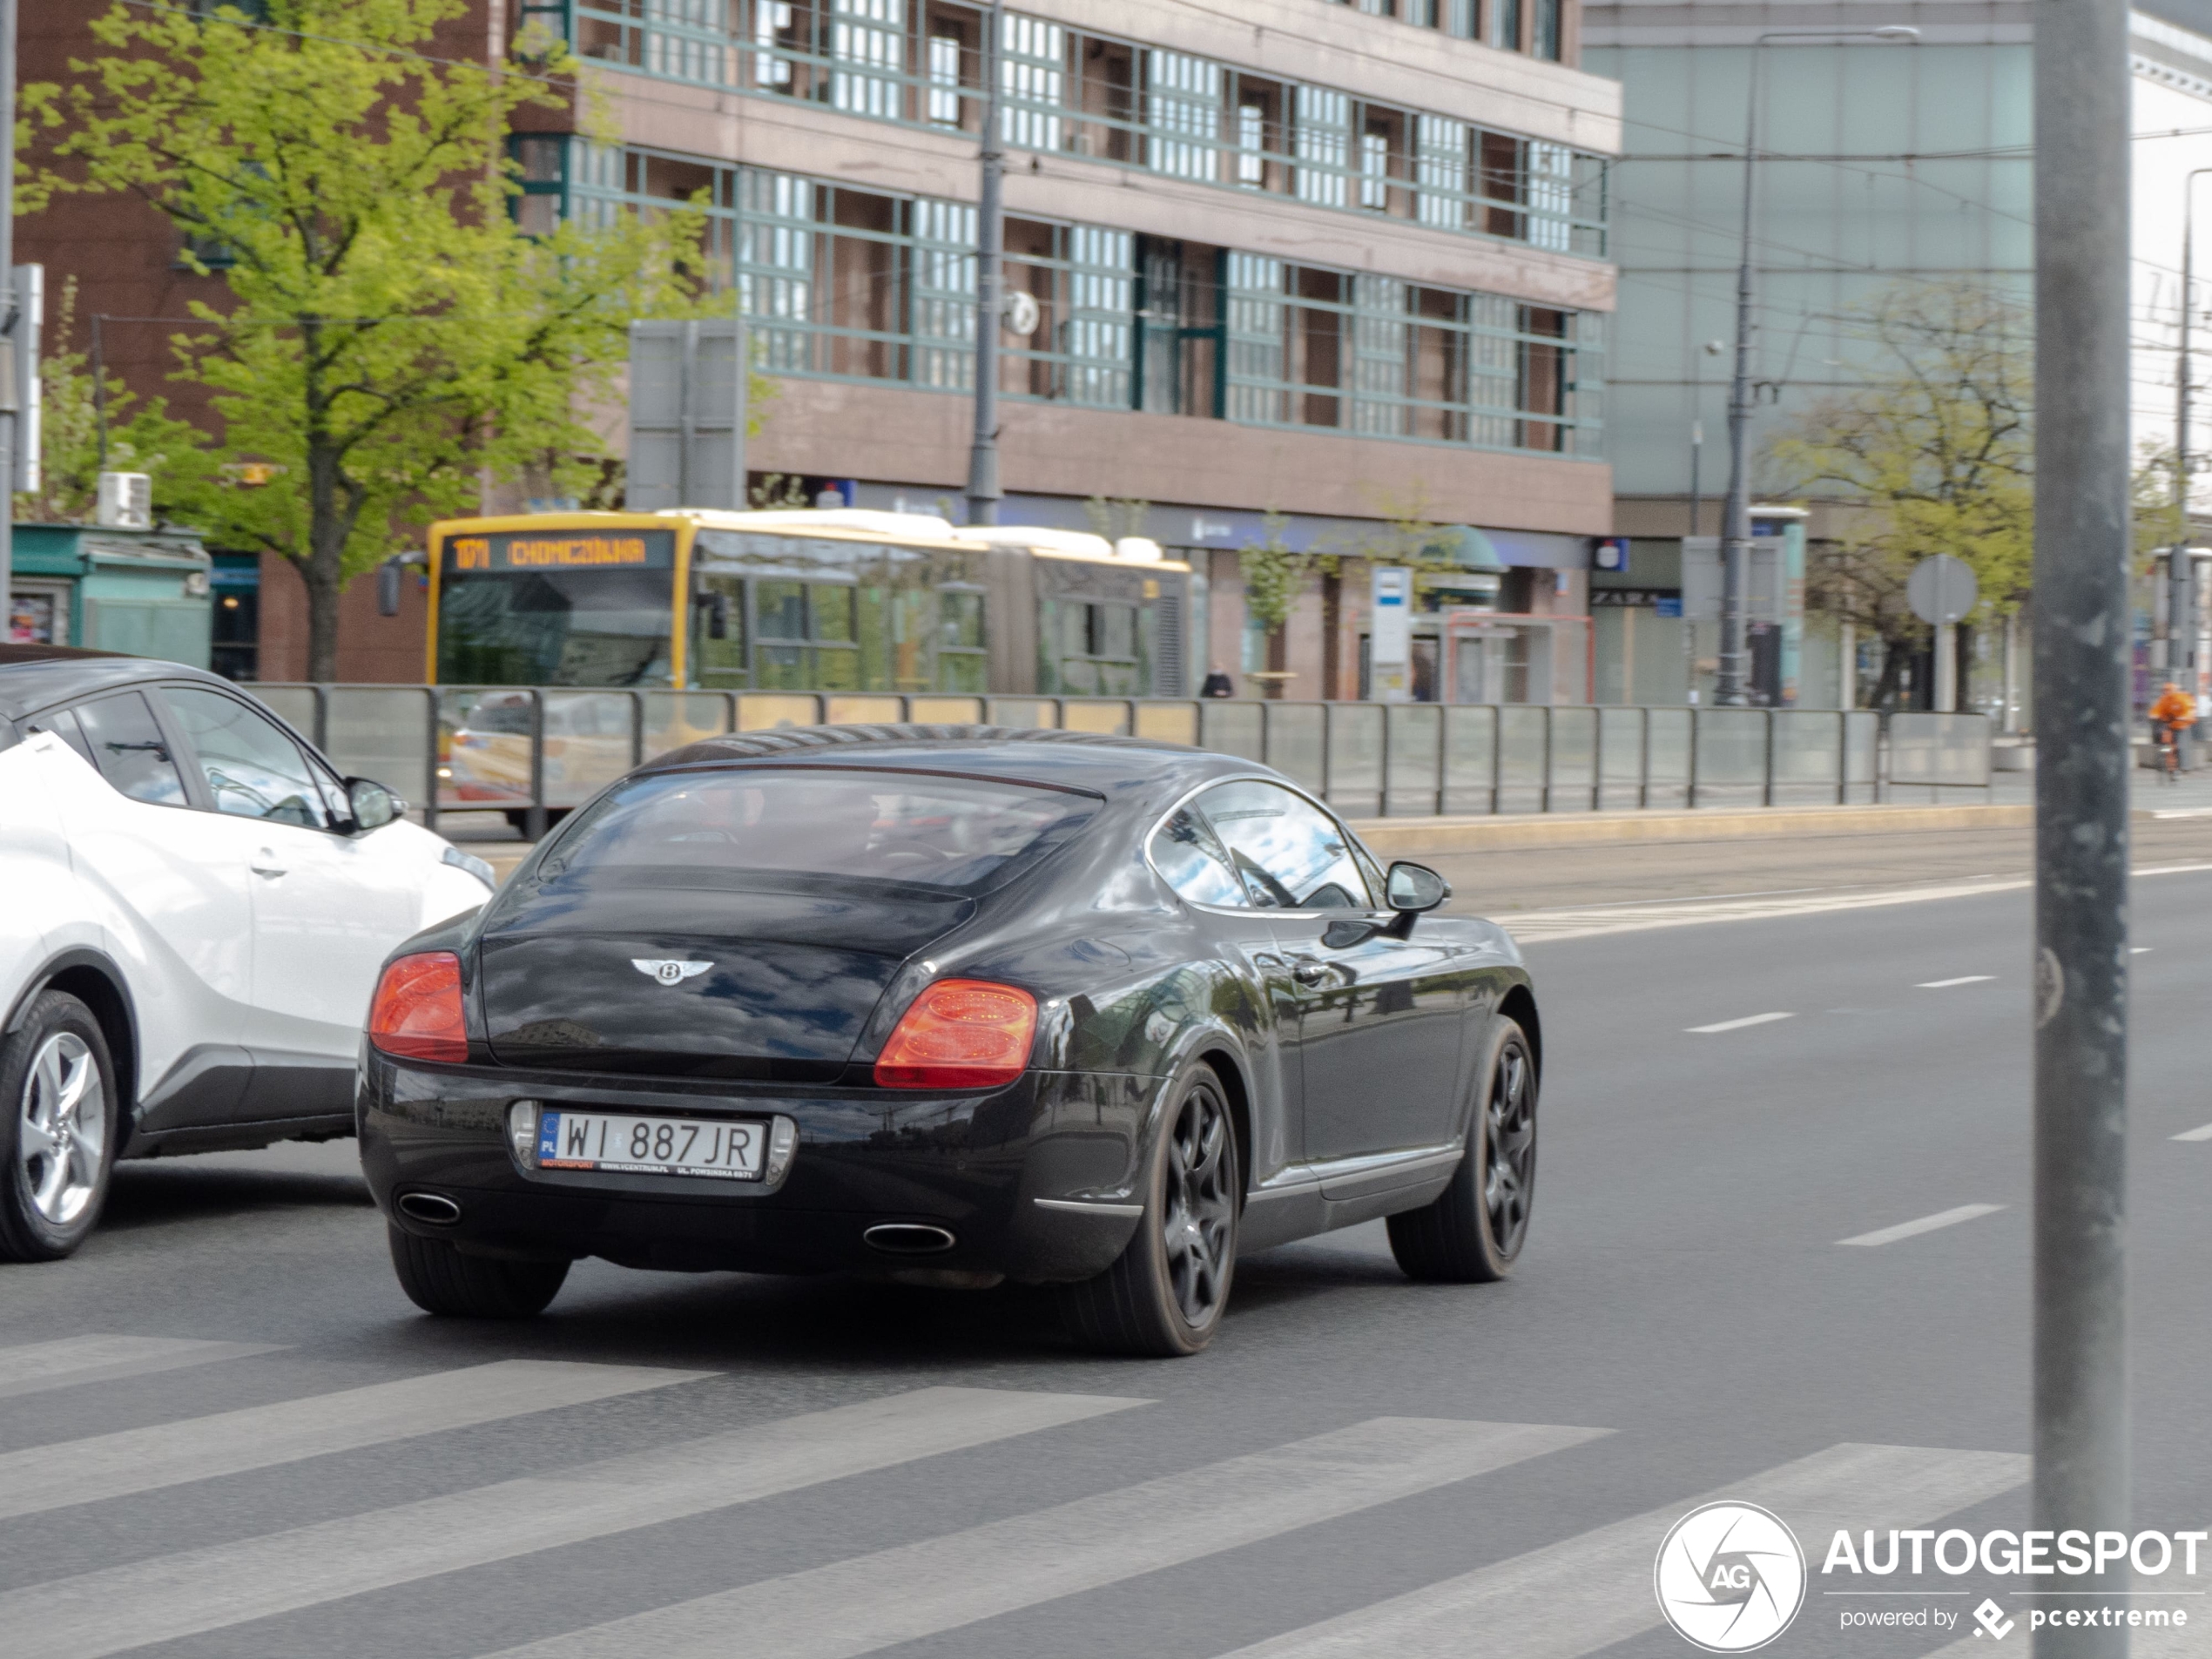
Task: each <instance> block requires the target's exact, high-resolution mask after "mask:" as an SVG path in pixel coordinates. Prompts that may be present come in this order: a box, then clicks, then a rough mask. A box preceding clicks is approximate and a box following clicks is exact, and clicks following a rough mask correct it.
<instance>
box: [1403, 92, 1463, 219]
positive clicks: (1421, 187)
mask: <svg viewBox="0 0 2212 1659" xmlns="http://www.w3.org/2000/svg"><path fill="white" fill-rule="evenodd" d="M1413 186H1414V192H1415V195H1414V217H1415V218H1417V219H1420V222H1421V223H1422V224H1424V225H1434V226H1440V227H1441V228H1443V229H1447V230H1455V231H1456V230H1463V229H1465V228H1466V227H1467V123H1466V122H1464V121H1454V120H1452V119H1451V118H1449V117H1447V116H1441V115H1424V116H1422V117H1421V118H1420V120H1419V121H1418V122H1417V123H1416V124H1415V126H1414V155H1413Z"/></svg>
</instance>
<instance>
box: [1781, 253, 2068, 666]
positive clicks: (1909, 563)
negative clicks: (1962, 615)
mask: <svg viewBox="0 0 2212 1659" xmlns="http://www.w3.org/2000/svg"><path fill="white" fill-rule="evenodd" d="M1857 327H1858V332H1860V333H1861V334H1862V335H1863V336H1864V338H1865V340H1866V341H1868V342H1869V343H1870V344H1871V346H1872V347H1873V354H1872V355H1873V361H1872V366H1871V370H1870V372H1869V373H1868V374H1866V376H1865V379H1864V381H1862V382H1861V383H1860V384H1859V385H1858V386H1856V387H1854V388H1851V390H1849V391H1847V392H1844V393H1842V394H1840V395H1837V396H1835V397H1831V398H1828V399H1826V400H1824V401H1821V402H1819V403H1817V404H1815V405H1814V406H1813V407H1812V408H1811V409H1809V410H1808V411H1807V412H1806V413H1804V415H1800V416H1798V417H1797V420H1796V421H1793V422H1791V425H1790V427H1789V428H1788V429H1787V430H1786V431H1785V432H1784V434H1783V435H1781V436H1780V437H1779V438H1777V440H1776V441H1775V442H1774V443H1773V445H1772V446H1771V448H1770V457H1769V458H1770V462H1771V463H1772V465H1773V468H1774V469H1775V470H1777V471H1778V472H1779V473H1780V474H1781V475H1782V478H1783V481H1784V482H1783V488H1782V489H1781V490H1780V491H1779V492H1777V493H1779V494H1782V495H1784V496H1791V495H1813V496H1827V497H1830V498H1831V499H1836V500H1838V501H1839V502H1842V503H1844V504H1845V510H1844V511H1842V512H1840V513H1838V515H1837V522H1838V524H1839V526H1840V529H1841V534H1840V535H1839V536H1838V537H1837V538H1835V539H1834V540H1832V541H1828V542H1824V543H1817V544H1816V545H1815V546H1814V547H1813V548H1812V549H1811V550H1810V551H1809V556H1808V558H1807V563H1806V572H1805V597H1806V603H1807V604H1808V605H1809V606H1810V607H1811V608H1812V609H1815V610H1823V611H1826V612H1827V613H1829V614H1830V615H1831V616H1834V617H1838V619H1839V620H1842V621H1844V622H1848V623H1851V624H1853V625H1855V626H1856V627H1858V628H1859V629H1861V630H1863V631H1866V632H1868V633H1871V634H1874V635H1876V636H1878V637H1879V638H1880V639H1881V640H1882V642H1883V644H1884V645H1885V647H1886V648H1887V649H1886V651H1885V654H1884V659H1883V668H1882V680H1881V684H1880V685H1879V686H1878V688H1877V690H1876V693H1875V701H1876V702H1877V703H1878V704H1880V703H1882V702H1884V701H1885V699H1887V698H1892V697H1894V695H1895V692H1896V689H1897V681H1898V671H1899V670H1900V668H1901V667H1902V666H1903V664H1904V663H1905V660H1906V659H1907V658H1908V656H1909V655H1910V654H1911V653H1912V651H1915V650H1917V649H1919V646H1921V645H1922V644H1925V641H1926V639H1927V637H1928V625H1927V624H1925V623H1924V622H1922V621H1920V619H1919V617H1915V616H1914V615H1913V614H1912V607H1911V606H1910V604H1908V603H1907V601H1906V597H1905V583H1906V580H1907V578H1908V577H1910V576H1911V575H1912V567H1913V566H1914V565H1916V564H1918V563H1919V562H1920V561H1921V560H1922V559H1923V558H1925V557H1927V556H1929V555H1931V554H1935V553H1947V554H1949V555H1951V556H1952V557H1954V558H1958V559H1962V560H1964V561H1965V562H1966V563H1967V564H1968V565H1969V566H1971V567H1972V568H1973V572H1974V576H1975V578H1976V580H1977V581H1978V583H1979V585H1980V589H1981V604H1980V605H1979V608H1978V612H1977V614H1978V615H1980V616H1982V617H2005V616H2008V615H2009V614H2011V612H2012V611H2013V610H2015V609H2016V608H2017V607H2018V606H2019V604H2020V602H2021V600H2023V599H2024V598H2026V597H2027V591H2028V583H2029V580H2030V576H2031V571H2032V568H2033V556H2034V478H2033V466H2034V445H2033V429H2032V424H2031V415H2032V412H2033V400H2034V355H2033V344H2034V342H2033V329H2032V328H2031V327H2030V321H2029V316H2028V313H2027V308H2026V307H2024V306H2022V305H2021V304H2020V302H2018V301H2017V300H2013V299H2012V298H2010V297H2009V296H2007V295H2006V294H2004V293H2000V292H1997V291H1995V290H1993V289H1991V288H1989V287H1983V286H1981V285H1979V284H1975V283H1971V282H1966V281H1959V282H1945V283H1912V284H1905V285H1901V286H1899V287H1895V288H1892V289H1891V290H1889V291H1888V292H1886V293H1884V294H1882V295H1881V296H1879V297H1878V299H1876V300H1873V301H1872V302H1871V304H1869V305H1868V306H1867V307H1865V309H1864V310H1863V311H1862V312H1861V313H1860V314H1859V320H1858V325H1857Z"/></svg>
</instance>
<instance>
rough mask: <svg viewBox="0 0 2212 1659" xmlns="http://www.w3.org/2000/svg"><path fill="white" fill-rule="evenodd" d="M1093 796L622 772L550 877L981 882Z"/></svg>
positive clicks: (1031, 852) (916, 782)
mask: <svg viewBox="0 0 2212 1659" xmlns="http://www.w3.org/2000/svg"><path fill="white" fill-rule="evenodd" d="M1097 805H1098V803H1097V802H1096V799H1092V798H1090V797H1089V796H1084V795H1076V794H1069V793H1068V792H1065V791H1062V790H1056V789H1040V788H1037V787H1035V786H1030V785H1025V784H1000V783H987V782H983V781H981V780H980V779H965V778H941V777H932V776H930V775H928V774H927V773H918V772H868V771H859V770H855V771H843V770H837V771H832V770H829V769H827V768H820V767H807V768H806V769H804V770H800V769H797V768H794V769H792V770H791V771H788V772H773V771H759V772H712V773H705V774H702V773H698V772H690V773H673V774H666V775H664V776H661V777H657V778H641V779H637V781H636V782H634V783H628V784H624V785H622V786H620V787H618V788H617V789H615V790H614V791H613V792H610V794H608V795H606V796H605V797H604V798H603V799H600V800H599V801H597V802H596V803H595V804H594V805H593V806H590V808H588V809H587V810H586V811H584V812H583V813H581V814H579V815H578V817H577V819H576V821H575V822H574V823H572V824H570V825H569V826H567V828H566V831H565V833H563V834H562V836H561V837H560V839H559V840H558V841H557V843H556V845H555V846H553V847H552V848H551V849H550V852H549V853H548V854H547V856H546V859H545V860H544V862H543V864H542V865H541V866H540V867H539V870H538V874H539V876H540V878H541V879H546V880H552V879H557V878H561V877H564V876H577V877H582V878H583V879H585V880H589V879H590V878H591V877H592V876H594V875H598V874H604V875H605V876H607V877H609V878H610V879H617V880H618V879H620V878H621V877H622V876H623V875H624V874H626V873H637V874H644V873H647V872H651V873H652V878H653V879H654V880H656V882H657V883H658V882H659V881H666V880H671V878H672V879H673V880H676V881H677V882H678V884H680V883H681V882H682V880H683V878H684V874H685V873H686V872H690V873H694V874H695V875H696V876H697V877H698V880H699V884H700V885H701V886H719V885H722V883H721V882H720V881H719V880H717V879H716V877H717V875H718V874H725V875H740V874H745V873H767V874H777V875H787V876H819V877H826V878H833V879H839V880H850V879H853V878H858V879H861V880H880V881H899V882H907V883H917V884H920V885H922V886H926V887H953V888H966V889H970V890H972V889H974V888H978V887H985V886H988V885H990V884H991V883H992V882H993V880H995V879H996V878H999V877H1001V876H1004V875H1008V874H1010V873H1012V872H1011V870H1010V868H1009V867H1011V866H1012V865H1014V864H1015V862H1016V861H1017V860H1023V859H1025V858H1027V857H1032V856H1042V854H1043V853H1045V852H1047V851H1049V849H1050V848H1052V847H1053V846H1057V845H1059V844H1060V843H1061V842H1062V841H1063V840H1066V839H1067V838H1068V836H1069V835H1070V834H1072V833H1074V832H1075V830H1076V828H1077V827H1079V826H1081V825H1082V823H1083V821H1084V820H1085V819H1088V818H1089V817H1090V815H1091V813H1093V812H1095V811H1096V808H1097Z"/></svg>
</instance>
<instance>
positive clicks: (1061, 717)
mask: <svg viewBox="0 0 2212 1659" xmlns="http://www.w3.org/2000/svg"><path fill="white" fill-rule="evenodd" d="M247 689H249V690H250V691H253V694H254V695H255V696H257V697H259V698H260V699H261V700H262V701H263V702H264V703H266V705H268V706H269V707H270V708H271V709H273V710H274V711H276V712H277V713H278V714H279V715H280V716H282V717H283V718H285V719H287V720H288V721H290V722H291V723H292V725H293V726H295V727H296V728H297V729H298V730H300V732H305V733H307V734H308V735H309V736H311V737H312V738H314V741H315V743H316V745H318V746H319V747H320V748H321V749H322V751H323V752H325V753H326V754H327V755H328V756H329V757H330V758H331V759H332V760H333V761H334V762H335V763H336V764H337V765H338V766H339V767H340V768H341V770H342V771H344V772H347V773H349V774H354V775H359V776H362V777H370V778H375V779H379V780H380V781H381V782H383V783H386V784H388V785H389V786H391V787H393V788H394V789H395V790H396V791H398V792H400V793H401V794H403V795H405V796H407V797H408V799H409V800H410V801H412V802H414V803H415V805H416V806H419V807H420V808H421V811H422V812H423V813H424V815H425V818H426V819H427V820H428V821H430V822H434V823H435V821H436V819H437V817H438V815H439V814H440V813H455V812H484V811H491V812H502V813H508V814H509V815H510V816H511V817H513V818H514V819H515V820H516V823H517V824H518V825H520V826H523V829H524V831H525V833H531V834H535V833H537V832H538V831H539V830H540V829H542V827H543V823H544V821H545V818H546V815H547V813H559V812H562V811H563V810H565V809H567V808H569V807H571V806H577V805H579V804H580V803H582V802H583V801H584V800H587V799H590V796H591V795H592V794H593V793H594V792H597V790H598V789H599V788H600V787H602V786H604V785H605V784H608V783H610V782H611V781H613V780H614V779H617V778H619V777H620V776H622V774H623V773H624V772H627V771H629V770H630V769H631V767H632V766H635V765H638V764H639V763H640V762H642V761H644V760H646V759H650V758H651V757H652V756H654V755H657V754H663V753H665V752H667V751H669V750H671V749H675V748H680V747H681V746H682V745H685V744H686V743H692V742H696V741H698V739H699V738H707V737H713V736H716V735H718V734H720V733H723V732H757V731H764V730H772V729H773V728H775V727H778V726H790V725H818V724H824V723H826V724H831V725H852V724H867V723H874V722H885V723H888V722H899V721H916V722H921V723H925V724H940V723H942V724H963V723H968V722H974V721H981V722H984V723H987V724H989V725H1003V726H1015V727H1029V726H1044V727H1055V728H1065V729H1067V730H1070V731H1080V732H1114V733H1121V734H1124V735H1134V736H1137V737H1143V738H1161V739H1163V740H1165V741H1168V742H1171V743H1187V744H1191V745H1196V746H1197V747H1199V748H1204V749H1213V750H1217V751H1219V752H1223V753H1225V754H1235V755H1242V756H1244V758H1245V759H1250V760H1256V761H1258V762H1260V763H1261V764H1263V765H1268V766H1271V767H1273V768H1274V769H1275V770H1276V771H1278V772H1282V773H1283V774H1285V776H1286V777H1289V778H1291V779H1294V780H1295V781H1297V782H1298V783H1299V784H1301V785H1303V786H1305V788H1307V789H1310V790H1312V792H1314V793H1315V794H1317V795H1319V796H1321V797H1322V798H1323V799H1325V800H1327V801H1328V802H1329V804H1330V805H1331V806H1334V807H1335V808H1336V809H1337V810H1338V811H1339V812H1340V813H1344V814H1345V816H1346V817H1347V818H1414V817H1433V816H1437V815H1439V814H1441V815H1445V816H1471V815H1480V814H1490V813H1562V812H1597V811H1612V810H1617V809H1623V808H1629V809H1633V808H1649V807H1669V806H1671V807H1702V806H1817V805H1847V804H1850V803H1853V802H1873V801H1880V800H1892V799H1907V798H1910V799H1923V800H1941V799H1957V798H1958V797H1959V794H1960V793H1961V792H1966V791H1974V792H1981V793H1983V794H1984V795H1985V796H1986V793H1987V792H1988V789H1989V782H1990V735H1991V726H1990V723H1989V721H1988V719H1987V718H1986V717H1985V716H1982V715H1979V714H1894V715H1888V716H1884V715H1881V714H1878V713H1875V712H1873V711H1866V710H1856V711H1848V712H1845V711H1838V710H1832V709H1831V710H1818V709H1692V708H1618V707H1603V708H1600V707H1593V706H1589V705H1549V706H1547V705H1538V704H1519V703H1508V704H1435V703H1393V704H1383V703H1290V702H1284V703H1262V702H1248V701H1244V700H1223V701H1204V700H1198V699H1186V698H1075V697H1066V698H1062V697H954V696H934V695H933V696H919V695H917V696H902V695H892V694H888V693H874V692H859V693H848V692H838V691H576V690H570V689H568V688H565V687H559V686H532V687H523V686H451V685H436V686H432V685H275V684H263V685H252V686H249V687H248V688H247Z"/></svg>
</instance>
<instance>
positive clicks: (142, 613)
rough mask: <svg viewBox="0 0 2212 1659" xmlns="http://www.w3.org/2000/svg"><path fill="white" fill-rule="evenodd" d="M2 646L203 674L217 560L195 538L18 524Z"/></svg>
mask: <svg viewBox="0 0 2212 1659" xmlns="http://www.w3.org/2000/svg"><path fill="white" fill-rule="evenodd" d="M14 563H15V572H14V577H13V579H12V581H11V582H10V584H9V585H10V589H11V591H10V593H9V595H8V610H7V618H6V620H7V624H8V625H7V629H6V631H5V634H4V637H5V638H7V639H9V640H10V641H13V642H14V643H16V644H42V645H83V646H86V647H88V648H90V649H91V650H93V651H122V652H125V654H127V655H129V656H132V657H158V658H165V660H167V661H169V662H172V663H188V664H191V665H192V667H194V668H205V667H206V666H207V658H208V640H209V636H210V634H211V632H212V623H213V617H214V610H213V606H214V593H213V588H212V580H211V577H212V560H211V559H210V558H209V557H208V554H207V550H206V548H204V547H202V546H201V545H200V543H199V536H197V535H195V534H194V533H193V532H192V531H191V530H183V529H154V530H137V529H114V528H111V527H109V526H106V525H91V524H18V525H17V526H16V527H15V560H14Z"/></svg>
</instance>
